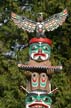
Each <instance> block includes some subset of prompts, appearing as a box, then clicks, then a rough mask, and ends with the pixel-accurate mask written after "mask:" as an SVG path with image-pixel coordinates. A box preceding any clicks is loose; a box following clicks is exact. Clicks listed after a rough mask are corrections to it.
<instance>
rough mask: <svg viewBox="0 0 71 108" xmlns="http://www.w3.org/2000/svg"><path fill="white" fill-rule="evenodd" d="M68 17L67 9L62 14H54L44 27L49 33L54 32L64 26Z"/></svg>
mask: <svg viewBox="0 0 71 108" xmlns="http://www.w3.org/2000/svg"><path fill="white" fill-rule="evenodd" d="M67 16H68V13H67V9H64V10H63V11H62V12H61V13H58V14H54V15H53V16H52V17H49V19H48V20H46V21H45V22H44V26H45V28H46V30H47V31H53V30H54V29H57V28H58V27H59V26H61V25H62V24H63V22H64V21H65V19H66V17H67Z"/></svg>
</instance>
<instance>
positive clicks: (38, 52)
mask: <svg viewBox="0 0 71 108" xmlns="http://www.w3.org/2000/svg"><path fill="white" fill-rule="evenodd" d="M50 54H51V47H50V46H49V45H48V44H47V43H42V42H38V43H32V44H31V45H30V48H29V55H30V58H31V59H33V60H35V61H44V60H47V59H49V58H50Z"/></svg>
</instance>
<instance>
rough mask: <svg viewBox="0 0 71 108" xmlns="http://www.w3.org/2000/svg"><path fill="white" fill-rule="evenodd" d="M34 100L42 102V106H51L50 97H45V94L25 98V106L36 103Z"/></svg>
mask: <svg viewBox="0 0 71 108" xmlns="http://www.w3.org/2000/svg"><path fill="white" fill-rule="evenodd" d="M36 100H37V101H38V102H40V101H42V102H44V104H47V105H51V104H52V99H51V97H50V96H48V95H45V94H41V95H37V94H32V95H29V96H27V98H26V104H31V103H33V102H36Z"/></svg>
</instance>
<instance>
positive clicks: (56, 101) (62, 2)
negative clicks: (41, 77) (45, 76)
mask: <svg viewBox="0 0 71 108" xmlns="http://www.w3.org/2000/svg"><path fill="white" fill-rule="evenodd" d="M30 3H32V4H33V9H32V11H31V12H24V11H21V9H20V8H19V7H20V4H21V1H20V0H17V1H16V2H15V1H14V0H5V1H4V0H1V1H0V7H1V8H0V13H3V15H2V16H0V22H1V21H2V20H3V19H4V18H5V17H7V16H10V13H11V11H14V12H15V13H17V14H19V15H25V16H26V17H29V18H30V19H31V18H32V19H33V20H34V19H36V15H37V13H38V12H43V13H44V15H45V16H46V17H49V16H51V15H53V14H55V13H58V12H60V11H62V10H63V9H64V8H67V9H68V12H69V16H68V18H67V20H66V22H65V23H64V24H63V25H62V27H59V28H58V29H57V30H55V31H53V32H49V33H47V37H49V38H51V39H52V40H53V46H52V56H51V60H52V64H53V65H58V64H59V63H62V65H63V72H62V73H60V74H55V75H53V76H52V80H51V82H52V87H53V88H54V87H58V88H59V90H58V93H57V94H55V96H54V97H53V107H54V108H63V107H64V108H71V102H70V99H71V80H70V79H71V67H70V66H71V16H70V15H71V0H31V2H30V1H29V5H30ZM5 8H8V9H9V11H8V12H5ZM32 13H34V16H33V15H32ZM35 14H36V15H35ZM16 39H17V40H18V42H19V43H27V42H28V41H29V38H28V34H27V33H26V32H24V31H23V30H21V29H19V28H18V27H17V26H16V25H15V24H14V23H13V21H12V20H9V22H8V23H7V24H4V25H3V26H2V27H0V108H24V105H25V103H24V99H25V93H23V92H22V91H21V90H20V85H24V86H25V85H26V78H25V76H24V71H21V70H19V69H18V67H17V63H18V62H22V63H24V62H26V61H27V60H28V48H26V49H25V50H22V51H20V52H18V51H17V52H16V53H17V54H18V58H17V59H13V60H12V59H7V58H5V57H4V56H3V55H2V53H3V52H6V51H9V50H10V48H11V45H12V44H13V43H15V41H16Z"/></svg>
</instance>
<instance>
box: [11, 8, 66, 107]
mask: <svg viewBox="0 0 71 108" xmlns="http://www.w3.org/2000/svg"><path fill="white" fill-rule="evenodd" d="M67 15H68V14H67V9H64V10H63V11H62V12H61V13H58V14H54V15H53V16H52V17H50V18H49V19H47V20H45V21H43V15H42V13H40V14H39V15H38V18H37V21H36V22H34V21H31V20H29V19H27V18H26V17H21V16H18V15H16V14H15V13H12V15H11V16H12V20H13V21H14V23H15V24H16V25H17V26H18V27H19V28H22V29H23V30H26V31H27V32H29V33H30V32H35V36H34V37H33V38H31V39H30V40H29V62H28V63H27V64H25V63H24V64H18V67H19V68H21V69H23V70H25V72H24V73H25V75H26V78H27V81H28V82H27V84H26V88H24V87H23V86H21V88H22V89H23V90H25V91H26V92H27V96H26V99H25V105H26V108H51V104H52V98H51V96H52V94H53V93H54V92H55V91H56V90H57V88H55V89H54V90H52V88H51V83H50V78H49V76H51V75H52V73H55V72H59V71H60V70H61V69H62V66H52V64H51V61H50V56H51V46H52V40H51V39H49V38H47V37H46V36H45V31H48V32H49V31H53V30H54V29H56V28H58V27H59V26H60V25H62V24H63V22H64V21H65V19H66V17H67Z"/></svg>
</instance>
